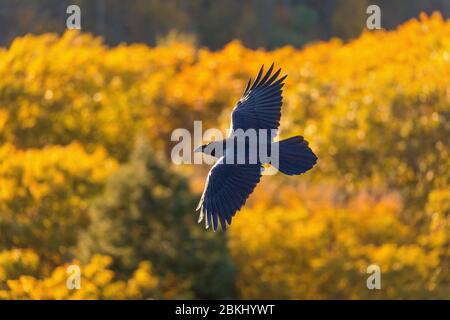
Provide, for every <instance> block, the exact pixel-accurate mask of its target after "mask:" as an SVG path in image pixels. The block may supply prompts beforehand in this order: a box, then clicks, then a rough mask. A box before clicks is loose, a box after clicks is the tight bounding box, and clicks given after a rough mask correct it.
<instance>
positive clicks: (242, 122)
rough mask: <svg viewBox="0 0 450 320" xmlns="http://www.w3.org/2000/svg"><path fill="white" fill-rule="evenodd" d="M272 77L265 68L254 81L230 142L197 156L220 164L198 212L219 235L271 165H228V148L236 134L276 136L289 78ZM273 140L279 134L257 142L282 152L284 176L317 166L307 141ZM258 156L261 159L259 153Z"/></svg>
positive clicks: (214, 144)
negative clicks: (261, 132)
mask: <svg viewBox="0 0 450 320" xmlns="http://www.w3.org/2000/svg"><path fill="white" fill-rule="evenodd" d="M272 71H273V64H272V66H271V67H270V68H269V70H268V71H267V73H266V74H265V75H263V73H264V66H262V67H261V69H260V70H259V73H258V75H257V76H256V79H255V81H254V82H253V83H252V79H251V78H250V79H249V81H248V83H247V86H246V88H245V90H244V93H243V95H242V97H241V99H240V100H239V101H238V103H237V104H236V106H235V107H234V109H233V111H232V113H231V129H230V134H229V136H228V138H227V139H226V140H220V141H214V142H211V143H208V144H205V145H202V146H200V147H198V148H197V149H195V150H194V151H195V152H203V153H205V154H209V155H212V156H214V157H216V158H218V160H217V162H216V163H215V164H214V166H213V167H212V168H211V170H210V172H209V174H208V177H207V179H206V184H205V189H204V191H203V194H202V197H201V199H200V202H199V204H198V207H197V211H198V210H200V216H199V219H198V222H199V223H200V222H201V221H202V220H203V219H204V220H205V225H206V228H209V225H210V224H212V227H213V229H214V231H216V230H217V227H218V222H219V221H220V224H221V226H222V230H223V231H225V230H226V226H227V223H228V225H230V224H231V220H232V217H233V216H234V215H235V214H236V212H237V211H239V210H240V209H241V208H242V206H243V205H244V204H245V202H246V200H247V198H248V197H249V196H250V194H251V193H252V192H253V189H254V188H255V186H256V185H257V184H258V182H259V180H260V178H261V175H262V170H264V167H263V165H264V164H266V163H267V161H265V159H262V158H260V157H259V156H258V158H257V160H256V161H255V162H251V161H249V159H248V158H247V157H246V158H245V159H244V161H243V162H242V161H241V163H239V161H238V162H237V163H235V162H236V161H228V160H230V158H233V157H235V155H236V148H235V147H233V148H229V149H232V150H231V151H234V153H233V152H229V151H230V150H227V145H229V144H227V142H229V141H230V140H236V132H237V131H239V130H241V131H242V130H243V131H244V132H245V131H247V130H256V131H258V130H260V129H266V130H271V131H270V132H275V133H276V130H277V129H278V127H279V125H280V117H281V105H282V100H283V98H282V95H281V94H282V87H283V85H284V83H283V81H284V80H285V79H286V77H287V75H285V76H283V77H281V78H278V77H279V75H280V72H281V69H279V70H278V71H276V72H275V73H274V74H272ZM273 138H274V134H271V135H269V136H266V137H265V138H264V137H263V138H261V137H258V139H259V141H258V146H259V145H261V139H262V140H265V145H266V146H269V150H268V154H270V152H271V149H272V148H273V146H276V147H277V148H278V149H277V150H278V154H279V156H278V159H279V160H278V164H277V169H278V170H279V171H281V172H283V173H284V174H287V175H298V174H301V173H304V172H306V171H308V170H310V169H311V168H312V167H313V166H314V165H315V164H316V162H317V157H316V155H315V154H314V153H313V152H312V150H311V149H310V148H309V147H308V142H306V141H305V140H304V139H303V137H301V136H295V137H291V138H289V139H286V140H282V141H278V142H274V141H273ZM244 144H245V153H246V154H247V153H248V152H249V151H251V150H250V148H251V145H250V144H249V143H248V142H247V141H245V142H244ZM263 145H264V143H263ZM219 146H220V148H218V147H219ZM218 150H222V151H221V152H219V151H218ZM257 154H258V155H259V152H258V153H257ZM231 160H235V158H233V159H231Z"/></svg>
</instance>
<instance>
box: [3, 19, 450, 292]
mask: <svg viewBox="0 0 450 320" xmlns="http://www.w3.org/2000/svg"><path fill="white" fill-rule="evenodd" d="M273 61H274V62H275V63H276V65H278V66H280V67H282V68H283V71H284V72H286V73H287V74H288V75H289V76H288V78H287V81H286V87H285V90H284V106H283V115H282V120H281V127H282V131H281V136H282V137H285V136H286V137H287V136H290V135H293V134H302V135H303V136H305V138H306V139H307V140H308V141H310V145H311V147H312V148H313V149H314V150H315V151H316V153H317V155H318V157H319V164H318V166H317V167H316V168H314V169H313V170H312V171H311V172H309V173H307V174H305V175H303V176H300V177H283V176H281V175H277V176H275V177H264V178H263V181H262V183H261V184H260V185H259V186H258V187H257V189H256V191H255V193H254V194H253V195H252V197H251V198H250V201H249V203H248V205H247V206H246V208H245V209H243V210H242V211H241V212H240V213H238V216H237V218H236V219H235V220H234V221H233V224H232V226H231V228H230V231H229V232H228V233H227V234H226V235H223V234H212V233H208V234H206V235H205V233H206V232H207V231H205V230H203V228H202V226H200V225H196V224H195V219H196V215H195V213H194V209H195V201H196V199H197V198H198V194H197V193H196V192H197V191H199V190H201V188H202V187H203V186H202V185H200V183H201V182H200V181H202V180H203V178H204V177H205V175H206V171H205V168H200V167H197V166H188V165H183V166H174V165H173V164H171V162H170V158H168V155H170V148H171V146H172V144H171V142H170V134H171V132H172V130H174V129H176V128H180V127H182V128H188V129H190V128H191V127H192V125H193V121H194V120H200V119H201V120H203V121H204V122H203V127H204V128H208V127H219V128H222V129H226V128H227V126H228V124H229V113H230V110H231V108H232V107H233V105H234V103H235V102H236V101H237V99H238V97H239V96H240V94H241V93H242V90H243V88H244V86H245V82H246V81H247V79H248V78H249V77H250V76H253V75H254V74H255V72H256V71H257V70H258V68H259V66H260V65H261V64H266V65H268V64H271V63H272V62H273ZM449 83H450V21H445V20H443V18H442V17H441V16H440V15H439V14H434V15H433V16H430V17H428V16H425V15H422V16H421V17H420V19H418V20H411V21H408V22H406V23H405V24H404V25H402V26H400V27H399V28H398V29H397V30H395V31H392V32H385V31H377V32H365V33H363V34H362V35H361V36H360V37H359V38H358V39H356V40H353V41H351V42H349V43H343V42H341V41H340V40H337V39H334V40H331V41H329V42H324V43H317V44H314V45H310V46H307V47H306V48H303V49H296V48H294V47H282V48H279V49H276V50H273V51H266V50H262V49H261V50H250V49H247V48H245V47H244V46H243V45H242V44H241V43H239V42H237V41H233V42H231V43H229V44H228V45H227V46H225V47H224V48H223V49H221V50H219V51H210V50H208V49H205V48H197V47H195V46H194V45H192V44H191V43H189V41H185V40H183V39H182V38H180V39H178V38H175V39H170V40H168V41H165V42H163V43H161V44H160V45H159V46H157V47H148V46H145V45H138V44H136V45H119V46H117V47H113V48H109V47H107V46H105V45H104V44H102V41H101V39H98V38H94V37H92V36H91V35H88V34H82V33H81V34H80V33H76V32H66V33H65V34H63V35H62V36H57V35H55V34H44V35H41V36H31V35H27V36H24V37H21V38H16V39H15V40H14V41H13V43H12V44H11V46H10V47H9V48H0V298H4V299H11V298H18V299H96V298H99V299H128V298H138V299H148V298H217V297H219V298H227V297H238V298H268V299H272V298H287V299H302V298H344V299H345V298H351V299H358V298H395V299H398V298H449V297H450V285H449V278H450V270H449V263H450V261H449V257H450V249H449V244H450V239H449V234H450V232H449V219H450V187H449V178H450V175H449V172H450V157H449V144H448V137H449V136H450V127H449V123H450V122H449V116H450V86H449ZM141 140H145V141H146V143H140V142H139V141H141ZM133 150H134V151H133ZM188 181H191V183H188ZM115 232H117V234H115ZM118 235H120V236H118ZM70 264H77V265H80V268H81V271H82V275H81V289H80V290H69V289H68V288H67V287H66V278H67V274H66V267H67V266H68V265H70ZM370 264H377V265H379V266H380V268H381V272H382V276H381V277H382V289H381V290H373V291H372V290H368V289H367V287H366V279H367V276H368V274H367V273H366V269H367V267H368V266H369V265H370Z"/></svg>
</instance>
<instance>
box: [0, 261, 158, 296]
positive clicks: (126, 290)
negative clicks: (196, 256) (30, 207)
mask: <svg viewBox="0 0 450 320" xmlns="http://www.w3.org/2000/svg"><path fill="white" fill-rule="evenodd" d="M111 262H112V261H111V258H109V257H107V256H94V257H92V259H91V261H90V262H89V263H88V264H87V265H84V266H79V267H80V288H79V289H77V288H73V289H71V288H69V286H68V285H67V280H68V276H69V275H68V273H67V267H68V266H69V265H63V266H60V267H57V268H56V269H55V270H53V272H52V273H51V275H50V276H49V277H47V278H44V279H37V278H35V277H32V276H20V277H19V278H18V279H17V280H8V281H7V288H6V289H4V290H0V298H1V299H58V300H60V299H76V300H79V299H150V298H158V297H160V293H159V288H158V286H159V282H158V279H157V277H156V276H155V275H153V273H152V267H151V264H150V262H148V261H145V262H142V263H141V264H140V266H139V268H138V269H136V270H135V272H134V275H133V277H132V278H130V279H128V280H127V281H123V280H116V279H115V278H114V272H113V271H111V270H109V269H108V267H109V265H110V264H111ZM71 265H79V262H78V261H73V262H72V263H71Z"/></svg>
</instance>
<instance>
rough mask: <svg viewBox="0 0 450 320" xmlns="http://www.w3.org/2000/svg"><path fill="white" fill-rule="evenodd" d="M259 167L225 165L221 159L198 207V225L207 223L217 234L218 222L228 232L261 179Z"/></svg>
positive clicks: (209, 176)
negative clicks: (237, 213)
mask: <svg viewBox="0 0 450 320" xmlns="http://www.w3.org/2000/svg"><path fill="white" fill-rule="evenodd" d="M261 170H262V167H261V165H259V164H225V161H224V157H221V158H220V159H219V160H218V161H217V162H216V164H215V165H214V166H213V167H212V168H211V170H210V171H209V174H208V178H207V179H206V184H205V190H204V191H203V195H202V197H201V199H200V203H199V204H198V207H197V210H200V216H199V219H198V222H199V223H200V222H202V220H203V219H205V225H206V228H209V225H210V224H212V226H213V229H214V231H216V230H217V226H218V221H220V224H221V225H222V230H224V231H225V229H226V225H227V223H228V224H229V225H230V224H231V219H232V217H233V216H234V215H235V214H236V212H237V211H238V210H239V209H241V208H242V206H243V205H244V204H245V202H246V200H247V198H248V197H249V196H250V194H251V193H252V192H253V189H255V186H256V185H257V184H258V182H259V180H260V178H261Z"/></svg>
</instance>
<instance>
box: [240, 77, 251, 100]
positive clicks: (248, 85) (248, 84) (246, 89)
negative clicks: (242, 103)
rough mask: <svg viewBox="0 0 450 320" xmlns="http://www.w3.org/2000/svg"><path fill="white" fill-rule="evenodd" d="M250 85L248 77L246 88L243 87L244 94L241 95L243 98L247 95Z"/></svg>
mask: <svg viewBox="0 0 450 320" xmlns="http://www.w3.org/2000/svg"><path fill="white" fill-rule="evenodd" d="M251 84H252V78H251V77H250V79H248V82H247V86H245V89H244V93H243V94H242V96H245V95H246V94H247V92H248V89H250V85H251Z"/></svg>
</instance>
